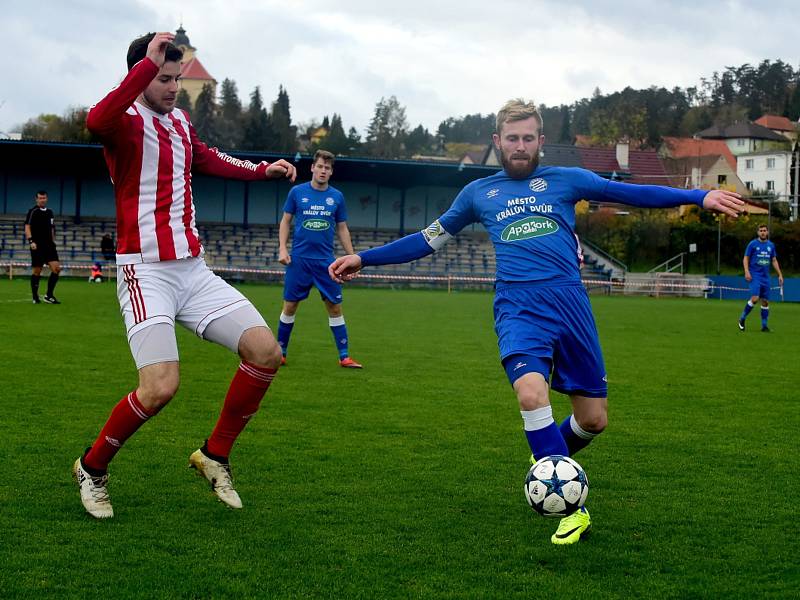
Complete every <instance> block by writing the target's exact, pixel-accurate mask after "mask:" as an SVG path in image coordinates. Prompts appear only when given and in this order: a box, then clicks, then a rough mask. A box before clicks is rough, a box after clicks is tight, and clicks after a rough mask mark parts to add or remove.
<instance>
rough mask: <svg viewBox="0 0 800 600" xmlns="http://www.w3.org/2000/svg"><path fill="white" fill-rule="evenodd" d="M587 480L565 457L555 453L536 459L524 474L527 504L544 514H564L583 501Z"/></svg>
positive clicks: (576, 464)
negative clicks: (526, 473) (525, 475)
mask: <svg viewBox="0 0 800 600" xmlns="http://www.w3.org/2000/svg"><path fill="white" fill-rule="evenodd" d="M588 494H589V480H588V479H587V478H586V473H585V472H584V470H583V468H582V467H581V466H580V465H579V464H578V463H576V462H575V461H574V460H572V459H571V458H570V457H568V456H561V455H559V454H554V455H552V456H545V457H544V458H542V459H540V460H538V461H536V464H535V465H533V466H532V467H531V468H530V471H528V475H527V477H525V498H526V499H527V500H528V504H530V505H531V508H532V509H533V510H535V511H536V512H537V513H539V514H540V515H543V516H545V517H566V516H568V515H571V514H572V513H574V512H575V511H576V510H578V509H579V508H580V507H581V506H583V504H584V502H586V496H587V495H588Z"/></svg>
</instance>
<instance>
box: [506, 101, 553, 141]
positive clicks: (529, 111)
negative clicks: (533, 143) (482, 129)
mask: <svg viewBox="0 0 800 600" xmlns="http://www.w3.org/2000/svg"><path fill="white" fill-rule="evenodd" d="M531 117H534V118H535V119H536V122H537V123H539V134H540V135H541V133H542V129H543V127H544V121H542V115H541V114H540V113H539V109H538V108H536V104H534V103H533V101H530V102H527V101H525V100H524V99H523V98H514V99H513V100H509V101H508V102H506V103H505V104H504V105H503V107H502V108H501V109H500V110H499V111H497V122H496V127H497V134H498V135H499V134H500V130H501V129H502V128H503V125H504V124H505V123H506V122H510V121H524V120H525V119H530V118H531Z"/></svg>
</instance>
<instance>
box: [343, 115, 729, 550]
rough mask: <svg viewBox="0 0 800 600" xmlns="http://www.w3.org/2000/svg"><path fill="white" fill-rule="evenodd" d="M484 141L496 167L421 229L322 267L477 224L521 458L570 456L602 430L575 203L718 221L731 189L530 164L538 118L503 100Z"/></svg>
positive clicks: (346, 269) (437, 241)
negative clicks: (559, 413) (696, 209)
mask: <svg viewBox="0 0 800 600" xmlns="http://www.w3.org/2000/svg"><path fill="white" fill-rule="evenodd" d="M493 140H494V144H495V146H496V147H497V149H498V150H499V151H500V154H501V161H502V165H503V170H502V171H500V172H499V173H497V174H495V175H491V176H489V177H485V178H483V179H478V180H476V181H473V182H472V183H470V184H468V185H467V186H466V187H464V189H462V190H461V192H460V193H459V194H458V196H457V197H456V199H455V201H454V202H453V204H452V206H451V207H450V209H449V210H448V211H447V212H446V213H445V214H444V215H442V216H441V217H440V218H439V219H437V220H436V221H434V222H433V223H431V224H430V225H429V226H428V227H427V228H426V229H424V230H423V231H421V232H418V233H414V234H411V235H409V236H406V237H404V238H401V239H399V240H396V241H394V242H392V243H390V244H387V245H385V246H380V247H377V248H372V249H370V250H366V251H364V252H361V253H359V254H357V255H350V256H343V257H340V258H338V259H337V260H336V261H334V262H333V263H332V264H331V265H330V267H329V269H328V270H329V273H330V275H331V277H332V278H333V279H335V280H337V281H340V282H341V281H346V280H348V279H351V278H353V277H355V275H356V273H357V272H358V271H359V270H360V269H361V268H362V267H365V266H368V265H380V264H390V263H402V262H408V261H411V260H416V259H418V258H421V257H423V256H426V255H428V254H430V253H432V252H434V251H436V250H438V249H439V248H441V247H442V245H444V244H445V243H446V242H447V241H448V240H449V239H450V238H451V237H452V236H454V235H455V234H457V233H458V232H459V231H461V229H463V228H464V227H466V226H467V225H469V224H471V223H475V222H478V223H482V224H483V226H484V227H485V228H486V230H487V231H488V233H489V237H490V239H491V241H492V244H493V245H494V249H495V253H496V256H497V274H496V285H495V289H496V292H495V300H494V317H495V330H496V332H497V336H498V344H499V347H500V359H501V361H502V364H503V367H504V368H505V371H506V374H507V375H508V379H509V381H510V383H511V385H512V386H513V388H514V391H515V392H516V395H517V399H518V400H519V406H520V412H521V414H522V420H523V427H524V431H525V436H526V438H527V441H528V445H529V446H530V450H531V452H532V454H533V455H534V456H536V457H539V458H542V457H544V456H547V455H552V454H561V455H566V456H570V455H573V454H575V453H576V452H578V451H579V450H581V449H582V448H584V447H586V446H587V445H588V444H589V443H590V442H591V441H592V439H594V438H595V437H596V436H597V435H598V434H599V433H600V432H602V431H603V429H605V427H606V423H607V398H606V397H607V386H606V370H605V366H604V364H603V356H602V353H601V351H600V343H599V341H598V338H597V329H596V327H595V323H594V318H593V316H592V310H591V306H590V304H589V297H588V295H587V293H586V291H585V289H584V287H583V285H582V284H581V279H580V272H579V268H578V258H577V256H576V251H575V234H574V229H575V203H576V202H577V201H578V200H580V199H584V198H585V199H588V200H598V201H606V202H621V203H624V204H631V205H634V206H642V207H648V208H653V207H669V206H678V205H681V204H696V205H699V206H702V207H703V208H706V209H711V210H716V211H719V212H722V213H725V214H728V215H730V216H733V217H735V216H737V215H738V212H739V211H740V210H741V207H742V206H743V205H744V203H743V202H742V200H741V198H740V197H739V196H738V195H737V194H734V193H730V192H726V191H721V190H714V191H710V192H706V191H703V190H678V189H673V188H667V187H660V186H650V185H647V186H644V185H641V186H640V185H631V184H624V183H619V182H614V181H608V180H606V179H602V178H601V177H598V176H597V175H595V174H594V173H592V172H591V171H586V170H584V169H579V168H564V167H541V166H539V152H540V149H541V147H542V144H543V143H544V135H543V134H542V118H541V116H540V114H539V112H538V110H537V109H536V106H535V104H533V103H532V102H531V103H526V102H525V101H523V100H511V101H509V102H508V103H506V105H505V106H503V108H502V109H501V110H500V111H499V112H498V114H497V132H496V133H495V134H494V135H493ZM550 387H552V388H553V389H554V390H557V391H559V392H562V393H564V394H567V395H568V396H569V397H570V399H571V402H572V411H573V413H572V415H570V416H569V417H567V418H566V419H565V420H564V421H563V422H562V423H561V424H560V425H559V424H558V423H556V422H555V421H554V419H553V411H552V408H551V406H550V399H549V388H550ZM590 525H591V520H590V518H589V513H588V512H587V511H586V510H585V509H582V510H580V511H578V512H576V513H574V514H573V515H570V516H568V517H565V518H564V519H562V520H561V522H560V523H559V526H558V530H557V531H556V533H555V534H554V535H553V536H552V538H551V541H552V542H553V543H554V544H571V543H574V542H577V541H578V540H579V539H580V537H581V536H582V535H583V534H584V533H585V532H587V531H588V530H589V528H590Z"/></svg>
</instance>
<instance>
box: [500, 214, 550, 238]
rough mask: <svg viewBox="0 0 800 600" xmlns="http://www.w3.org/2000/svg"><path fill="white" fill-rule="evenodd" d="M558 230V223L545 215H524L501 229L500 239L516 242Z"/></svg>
mask: <svg viewBox="0 0 800 600" xmlns="http://www.w3.org/2000/svg"><path fill="white" fill-rule="evenodd" d="M556 231H558V223H556V222H555V221H553V219H548V218H547V217H525V218H524V219H520V220H519V221H515V222H514V223H511V225H509V226H508V227H506V228H505V229H503V233H501V234H500V239H501V240H503V241H504V242H516V241H519V240H527V239H528V238H533V237H539V236H541V235H549V234H551V233H555V232H556Z"/></svg>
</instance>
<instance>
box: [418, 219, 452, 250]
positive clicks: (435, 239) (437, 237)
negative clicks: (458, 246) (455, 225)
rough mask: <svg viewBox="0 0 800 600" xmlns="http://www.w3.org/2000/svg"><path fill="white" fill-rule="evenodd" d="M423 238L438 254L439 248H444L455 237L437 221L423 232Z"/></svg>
mask: <svg viewBox="0 0 800 600" xmlns="http://www.w3.org/2000/svg"><path fill="white" fill-rule="evenodd" d="M421 233H422V237H424V238H425V241H426V242H428V245H429V246H430V247H431V248H433V251H434V252H436V251H437V250H438V249H439V248H441V247H442V246H444V245H445V244H446V243H447V242H449V241H450V239H451V238H452V237H453V236H452V235H450V234H449V233H447V232H446V231H445V230H444V227H442V224H441V223H439V220H438V219H437V220H435V221H434V222H433V223H431V224H430V225H428V226H427V227H426V228H425V229H423V230H422V231H421Z"/></svg>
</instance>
